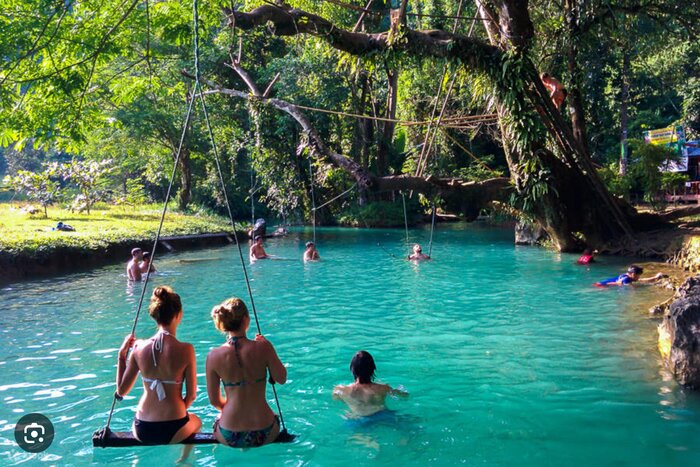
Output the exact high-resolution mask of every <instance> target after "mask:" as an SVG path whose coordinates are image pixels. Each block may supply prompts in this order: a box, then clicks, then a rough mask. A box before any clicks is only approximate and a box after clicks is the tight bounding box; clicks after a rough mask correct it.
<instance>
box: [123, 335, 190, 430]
mask: <svg viewBox="0 0 700 467" xmlns="http://www.w3.org/2000/svg"><path fill="white" fill-rule="evenodd" d="M153 347H154V339H147V340H140V341H138V342H137V343H136V346H135V348H134V351H133V354H132V355H133V357H132V358H133V359H134V360H135V362H136V365H137V367H138V370H139V372H140V373H141V378H142V379H144V378H145V379H148V380H160V381H161V382H166V384H163V385H162V387H163V389H164V391H165V398H164V399H162V400H159V398H158V394H157V390H156V388H155V386H154V383H153V382H148V381H146V380H144V381H143V385H144V393H143V396H142V397H141V400H140V402H139V406H138V410H137V412H136V417H137V418H139V419H140V420H145V421H160V420H175V419H178V418H182V417H184V416H185V415H186V414H187V404H186V403H185V400H184V399H183V397H182V385H183V383H185V380H186V375H187V372H188V371H187V370H188V367H189V365H190V361H191V360H190V358H192V359H193V357H194V348H193V347H192V345H191V344H187V343H184V342H180V341H178V340H177V339H176V338H175V337H172V336H170V335H165V336H163V348H162V350H160V351H158V350H155V349H154V348H153ZM154 350H155V362H156V365H154V363H153V357H154ZM190 371H191V373H195V372H194V369H192V370H190ZM172 382H176V384H172ZM192 384H194V385H195V386H196V382H195V381H193V382H192ZM151 386H153V389H152V388H151Z"/></svg>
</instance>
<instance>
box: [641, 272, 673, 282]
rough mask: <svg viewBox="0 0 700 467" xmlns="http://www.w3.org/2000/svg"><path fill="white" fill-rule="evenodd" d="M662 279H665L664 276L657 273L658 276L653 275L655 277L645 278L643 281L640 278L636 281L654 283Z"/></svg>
mask: <svg viewBox="0 0 700 467" xmlns="http://www.w3.org/2000/svg"><path fill="white" fill-rule="evenodd" d="M664 277H667V276H666V274H664V273H662V272H660V273H658V274H657V275H655V276H651V277H645V278H644V279H641V278H640V279H638V281H639V282H656V281H658V280H659V279H663V278H664Z"/></svg>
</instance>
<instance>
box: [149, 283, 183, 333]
mask: <svg viewBox="0 0 700 467" xmlns="http://www.w3.org/2000/svg"><path fill="white" fill-rule="evenodd" d="M181 312H182V301H180V296H179V295H178V294H176V293H175V292H174V291H173V289H171V288H170V287H168V286H167V285H160V286H158V287H156V288H155V289H153V295H152V296H151V304H150V305H149V306H148V314H150V315H151V318H153V319H154V320H155V321H156V323H158V324H161V325H166V326H167V325H168V324H170V323H171V322H172V320H173V319H174V318H175V317H176V316H177V315H178V313H181Z"/></svg>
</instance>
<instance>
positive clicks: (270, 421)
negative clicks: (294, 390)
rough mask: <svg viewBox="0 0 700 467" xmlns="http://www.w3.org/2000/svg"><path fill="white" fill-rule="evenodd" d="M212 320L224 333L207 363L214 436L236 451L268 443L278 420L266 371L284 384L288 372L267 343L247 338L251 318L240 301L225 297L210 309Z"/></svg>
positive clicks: (208, 390)
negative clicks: (267, 391)
mask: <svg viewBox="0 0 700 467" xmlns="http://www.w3.org/2000/svg"><path fill="white" fill-rule="evenodd" d="M211 317H212V318H213V320H214V326H216V329H218V330H219V331H222V332H223V333H225V334H226V343H225V344H223V345H221V346H220V347H217V348H215V349H213V350H212V351H211V352H209V355H207V363H206V365H207V370H206V376H207V394H208V396H209V402H211V405H213V406H214V408H215V409H217V410H219V411H220V412H221V414H220V416H219V417H217V419H216V422H214V436H215V437H216V439H217V441H219V443H221V444H225V445H227V446H230V447H235V448H249V447H258V446H262V445H263V444H267V443H271V442H273V441H275V439H277V436H278V435H279V432H280V422H279V419H278V418H277V416H276V415H275V414H274V412H273V411H272V409H271V408H270V406H269V405H268V403H267V399H266V397H265V386H266V382H267V370H269V372H270V380H271V381H272V382H275V383H279V384H284V383H286V382H287V369H286V368H285V367H284V365H283V364H282V362H281V361H280V359H279V357H278V356H277V352H276V351H275V348H274V347H273V345H272V344H271V343H270V342H269V341H268V340H267V339H265V338H264V337H263V336H262V335H260V334H258V335H256V336H255V340H250V339H248V337H247V336H246V333H247V331H248V328H249V327H250V314H249V313H248V308H247V307H246V306H245V303H243V300H241V299H240V298H235V297H233V298H229V299H228V300H226V301H225V302H223V303H222V304H220V305H217V306H215V307H214V308H213V309H212V311H211ZM222 384H223V386H224V395H223V396H222V395H221V385H222Z"/></svg>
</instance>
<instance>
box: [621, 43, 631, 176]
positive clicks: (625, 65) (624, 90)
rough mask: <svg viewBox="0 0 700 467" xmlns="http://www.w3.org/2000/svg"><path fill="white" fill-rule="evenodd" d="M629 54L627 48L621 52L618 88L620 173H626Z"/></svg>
mask: <svg viewBox="0 0 700 467" xmlns="http://www.w3.org/2000/svg"><path fill="white" fill-rule="evenodd" d="M630 66H631V65H630V54H629V51H628V50H627V48H626V47H625V50H624V51H623V52H622V85H621V89H620V175H625V174H626V173H627V156H628V149H627V124H628V115H627V108H628V105H629V97H630Z"/></svg>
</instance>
